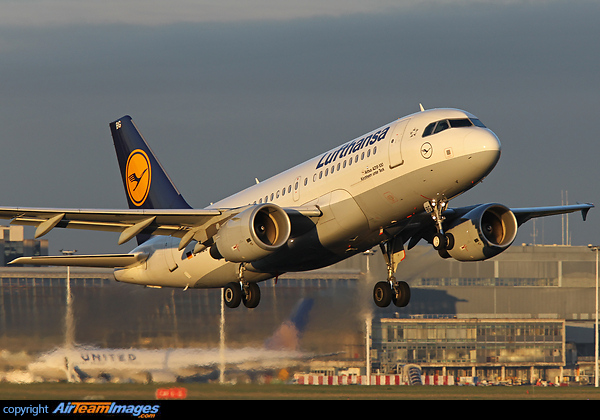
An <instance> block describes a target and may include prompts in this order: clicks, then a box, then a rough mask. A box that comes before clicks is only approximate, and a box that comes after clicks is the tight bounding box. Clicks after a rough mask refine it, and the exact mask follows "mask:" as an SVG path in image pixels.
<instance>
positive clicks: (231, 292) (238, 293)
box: [223, 263, 260, 308]
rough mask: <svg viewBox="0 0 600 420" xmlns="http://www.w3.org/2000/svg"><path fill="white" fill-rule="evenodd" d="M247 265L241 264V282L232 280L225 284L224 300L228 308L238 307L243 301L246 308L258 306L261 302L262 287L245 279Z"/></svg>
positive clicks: (239, 274)
mask: <svg viewBox="0 0 600 420" xmlns="http://www.w3.org/2000/svg"><path fill="white" fill-rule="evenodd" d="M245 270H246V267H245V266H244V264H243V263H242V264H240V268H239V273H238V277H239V279H240V280H239V282H231V283H227V285H225V290H223V300H224V301H225V305H227V307H228V308H237V307H238V306H240V303H241V302H243V303H244V306H245V307H246V308H256V307H257V306H258V304H259V303H260V287H258V284H256V283H248V282H247V281H245V280H244V271H245Z"/></svg>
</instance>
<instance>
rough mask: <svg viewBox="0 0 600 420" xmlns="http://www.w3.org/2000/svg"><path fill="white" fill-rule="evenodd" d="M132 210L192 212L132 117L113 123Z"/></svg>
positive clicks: (117, 150)
mask: <svg viewBox="0 0 600 420" xmlns="http://www.w3.org/2000/svg"><path fill="white" fill-rule="evenodd" d="M110 131H111V133H112V138H113V142H114V145H115V151H116V152H117V159H118V161H119V168H120V169H121V177H122V179H123V186H124V187H125V196H126V197H127V202H128V204H129V208H131V209H189V208H191V207H190V205H189V204H188V203H187V202H186V201H185V199H184V198H183V197H182V196H181V194H180V193H179V191H178V190H177V188H176V187H175V185H174V184H173V182H172V181H171V179H170V178H169V176H168V175H167V173H166V172H165V170H164V169H163V167H162V165H161V164H160V162H159V161H158V159H157V158H156V156H155V155H154V153H153V152H152V150H151V149H150V147H149V146H148V144H147V143H146V140H144V138H143V137H142V135H141V134H140V132H139V131H138V129H137V127H136V126H135V124H134V123H133V120H132V119H131V117H130V116H124V117H123V118H121V119H119V120H117V121H114V122H112V123H110Z"/></svg>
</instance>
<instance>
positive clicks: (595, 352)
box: [588, 245, 600, 388]
mask: <svg viewBox="0 0 600 420" xmlns="http://www.w3.org/2000/svg"><path fill="white" fill-rule="evenodd" d="M588 247H589V248H590V249H591V250H592V251H594V252H595V253H596V328H595V331H594V383H595V386H596V388H598V379H599V378H598V252H599V251H600V246H598V245H588Z"/></svg>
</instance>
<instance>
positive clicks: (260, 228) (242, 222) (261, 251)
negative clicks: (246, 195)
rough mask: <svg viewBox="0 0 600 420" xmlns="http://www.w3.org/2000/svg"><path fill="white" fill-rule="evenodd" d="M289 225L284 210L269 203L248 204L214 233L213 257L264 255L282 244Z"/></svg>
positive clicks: (234, 258) (246, 259) (252, 258)
mask: <svg viewBox="0 0 600 420" xmlns="http://www.w3.org/2000/svg"><path fill="white" fill-rule="evenodd" d="M291 231H292V225H291V222H290V218H289V216H288V215H287V213H286V212H285V211H284V210H283V209H282V208H281V207H279V206H277V205H275V204H271V203H265V204H259V205H256V206H252V207H250V208H248V209H246V210H244V211H242V212H241V213H239V214H237V215H235V216H234V217H232V218H231V219H229V220H228V221H227V222H226V223H225V224H224V225H223V226H221V228H220V229H219V231H218V232H217V234H216V235H215V236H214V242H215V245H214V246H213V247H212V248H211V255H212V256H213V257H214V258H217V259H219V258H225V259H226V260H227V261H231V262H251V261H257V260H260V259H262V258H265V257H266V256H268V255H269V254H271V253H273V252H275V251H276V250H277V249H279V248H280V247H281V246H282V245H284V244H285V243H286V242H287V240H288V238H289V237H290V233H291Z"/></svg>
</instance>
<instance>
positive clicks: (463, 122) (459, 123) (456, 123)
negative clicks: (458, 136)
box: [450, 118, 473, 128]
mask: <svg viewBox="0 0 600 420" xmlns="http://www.w3.org/2000/svg"><path fill="white" fill-rule="evenodd" d="M472 125H473V124H471V121H470V120H469V119H468V118H461V119H458V120H450V127H452V128H458V127H470V126H472Z"/></svg>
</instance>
